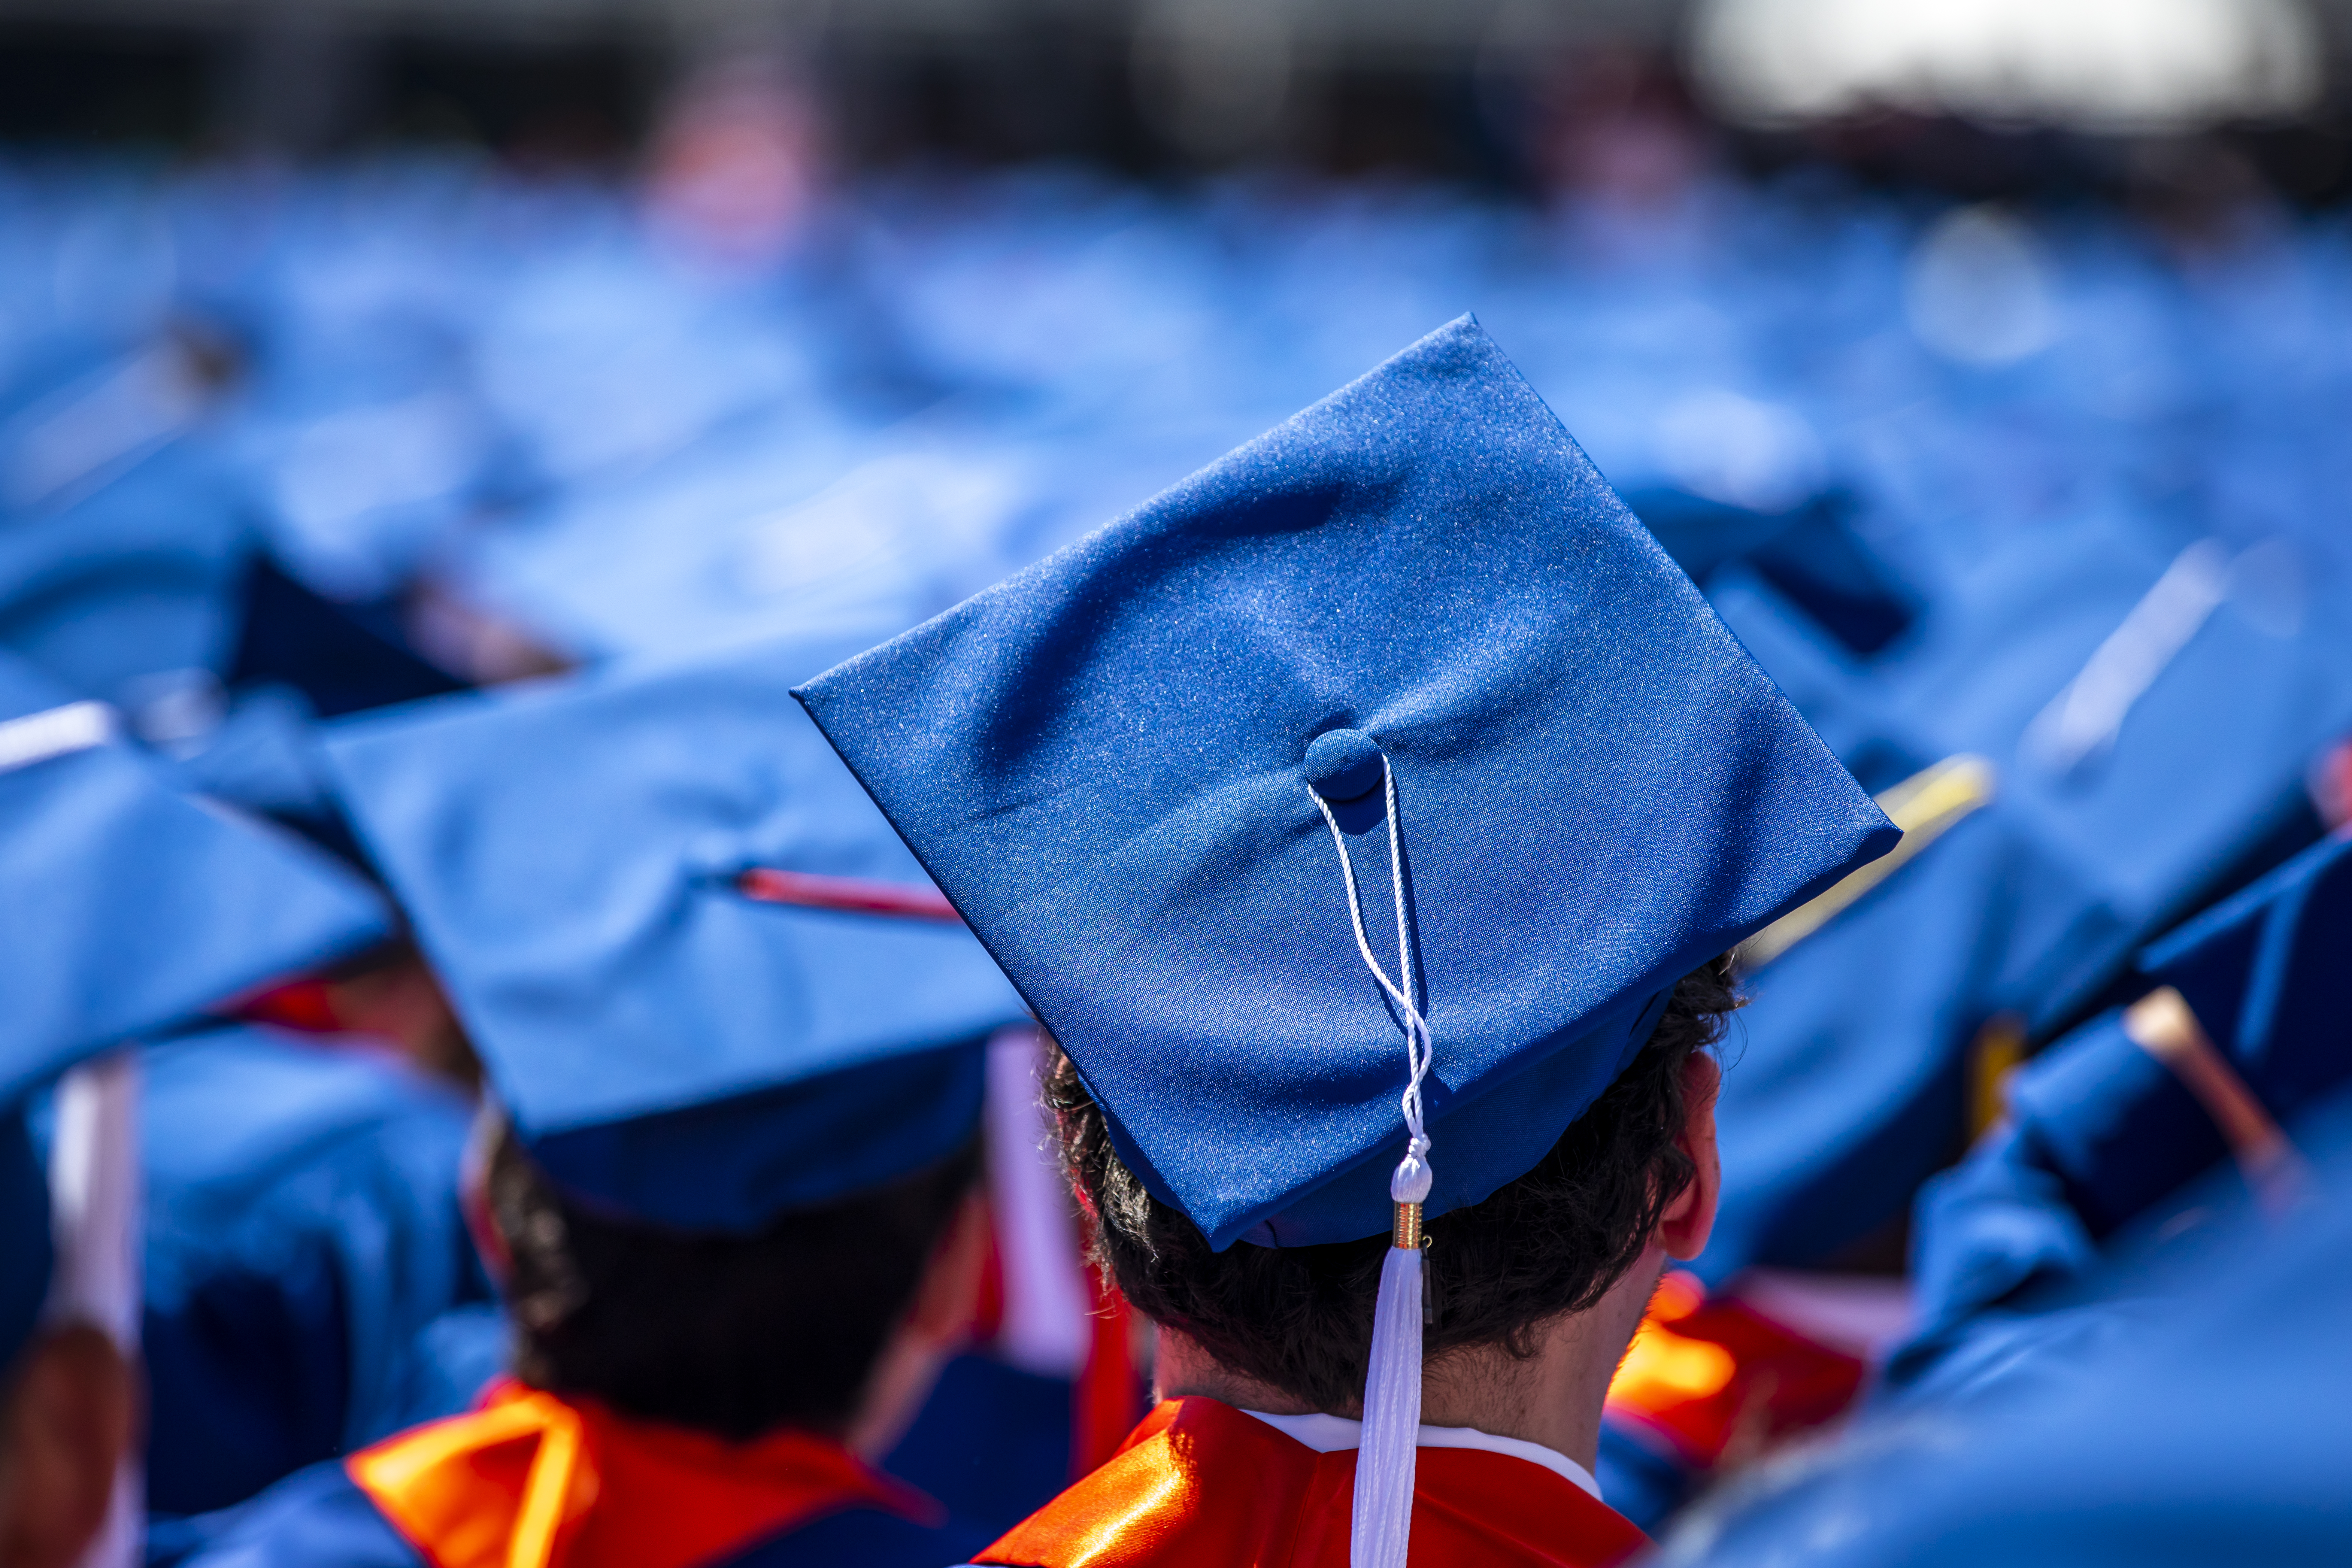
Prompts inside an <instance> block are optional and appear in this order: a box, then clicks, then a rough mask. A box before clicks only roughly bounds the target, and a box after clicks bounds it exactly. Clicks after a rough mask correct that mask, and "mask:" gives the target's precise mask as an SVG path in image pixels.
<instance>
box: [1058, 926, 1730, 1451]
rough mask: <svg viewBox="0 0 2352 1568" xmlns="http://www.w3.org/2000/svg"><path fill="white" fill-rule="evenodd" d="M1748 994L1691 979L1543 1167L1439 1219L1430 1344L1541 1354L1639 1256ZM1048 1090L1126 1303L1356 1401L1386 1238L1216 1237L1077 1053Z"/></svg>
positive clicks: (1276, 1375) (1233, 1360)
mask: <svg viewBox="0 0 2352 1568" xmlns="http://www.w3.org/2000/svg"><path fill="white" fill-rule="evenodd" d="M1738 1005H1739V999H1738V994H1737V993H1736V992H1735V990H1734V988H1733V985H1732V979H1731V964H1730V960H1729V959H1728V958H1727V957H1726V958H1718V959H1717V960H1715V961H1713V962H1711V963H1706V964H1704V965H1702V966H1701V967H1699V968H1697V969H1696V970H1693V971H1692V972H1691V973H1688V974H1686V975H1685V976H1684V977H1683V978H1682V979H1681V981H1680V982H1679V983H1677V984H1676V985H1675V990H1674V994H1673V996H1672V997H1671V999H1670V1000H1669V1001H1668V1003H1667V1005H1666V1007H1665V1011H1664V1014H1663V1015H1661V1016H1660V1018H1659V1020H1658V1025H1657V1027H1656V1029H1655V1030H1654V1032H1653V1033H1652V1035H1651V1037H1650V1040H1649V1043H1648V1045H1647V1046H1645V1047H1643V1050H1642V1051H1641V1052H1640V1053H1639V1054H1638V1055H1637V1056H1636V1057H1635V1058H1634V1059H1633V1062H1632V1064H1631V1065H1630V1066H1628V1067H1627V1068H1626V1069H1625V1070H1624V1071H1623V1072H1622V1073H1621V1074H1619V1075H1618V1077H1617V1079H1616V1081H1615V1082H1613V1083H1612V1084H1611V1085H1610V1086H1609V1088H1608V1089H1607V1090H1606V1091H1605V1092H1604V1093H1603V1094H1602V1095H1601V1098H1600V1099H1599V1100H1595V1101H1594V1102H1593V1104H1592V1105H1591V1108H1590V1109H1588V1110H1585V1112H1584V1113H1583V1114H1582V1115H1580V1116H1579V1117H1578V1118H1577V1119H1576V1120H1575V1121H1573V1122H1572V1123H1571V1124H1570V1126H1569V1128H1568V1130H1567V1131H1565V1132H1563V1133H1562V1134H1561V1135H1560V1138H1559V1142H1557V1143H1556V1144H1554V1145H1553V1147H1552V1149H1551V1151H1550V1152H1549V1154H1547V1155H1546V1156H1545V1157H1544V1159H1543V1160H1542V1161H1541V1162H1540V1163H1538V1164H1537V1166H1536V1167H1535V1168H1534V1169H1533V1170H1531V1171H1529V1172H1528V1173H1526V1174H1525V1175H1522V1176H1520V1177H1518V1178H1517V1180H1515V1181H1512V1182H1509V1183H1507V1184H1504V1185H1503V1186H1502V1187H1500V1188H1498V1189H1497V1190H1496V1192H1494V1193H1493V1194H1490V1195H1489V1196H1488V1197H1487V1198H1486V1199H1485V1200H1484V1201H1483V1202H1480V1203H1476V1204H1473V1205H1469V1206H1468V1207H1465V1208H1460V1209H1455V1210H1454V1211H1452V1212H1450V1213H1447V1214H1443V1215H1438V1216H1437V1217H1435V1218H1434V1219H1432V1220H1430V1221H1429V1222H1428V1225H1427V1231H1428V1235H1429V1238H1430V1240H1429V1251H1428V1254H1427V1259H1428V1268H1429V1271H1430V1279H1431V1281H1432V1283H1431V1304H1432V1306H1433V1309H1434V1321H1433V1322H1432V1323H1431V1324H1430V1325H1429V1326H1428V1327H1427V1329H1426V1330H1425V1331H1424V1344H1425V1347H1426V1349H1425V1353H1426V1354H1427V1355H1429V1356H1430V1357H1432V1358H1441V1357H1444V1355H1446V1354H1447V1353H1448V1352H1465V1351H1470V1350H1476V1349H1485V1348H1500V1349H1502V1350H1504V1351H1506V1352H1508V1353H1510V1354H1512V1355H1514V1356H1521V1357H1524V1356H1528V1355H1530V1354H1532V1353H1533V1352H1534V1350H1535V1342H1536V1334H1537V1331H1538V1330H1539V1329H1540V1327H1541V1326H1542V1325H1544V1324H1545V1323H1547V1322H1549V1321H1552V1320H1554V1319H1556V1318H1558V1317H1559V1316H1560V1315H1561V1314H1563V1313H1569V1312H1578V1311H1583V1310H1588V1309H1590V1308H1591V1307H1592V1306H1594V1305H1595V1304H1596V1303H1598V1302H1599V1301H1600V1300H1601V1297H1602V1296H1604V1295H1606V1294H1607V1293H1608V1291H1609V1289H1611V1287H1612V1286H1614V1285H1615V1284H1616V1283H1617V1282H1618V1281H1619V1280H1620V1279H1622V1278H1623V1277H1624V1276H1625V1274H1626V1272H1627V1270H1629V1269H1630V1268H1633V1265H1634V1263H1635V1262H1636V1261H1637V1260H1638V1259H1639V1258H1641V1256H1642V1254H1643V1250H1644V1249H1645V1248H1646V1247H1648V1245H1649V1243H1650V1240H1651V1237H1652V1236H1653V1235H1654V1233H1655V1232H1656V1230H1657V1228H1658V1225H1659V1222H1660V1219H1661V1218H1662V1216H1663V1215H1664V1214H1665V1212H1666V1210H1667V1208H1668V1207H1669V1206H1670V1205H1672V1204H1673V1203H1674V1201H1675V1198H1676V1197H1677V1196H1679V1195H1680V1194H1681V1193H1682V1192H1683V1190H1684V1189H1685V1187H1686V1186H1688V1185H1689V1184H1690V1183H1691V1181H1692V1179H1693V1177H1694V1175H1695V1174H1696V1172H1695V1170H1694V1168H1693V1165H1692V1163H1691V1160H1690V1158H1689V1156H1688V1155H1686V1154H1685V1152H1683V1150H1682V1149H1681V1148H1680V1147H1679V1146H1678V1143H1677V1138H1678V1136H1679V1135H1680V1134H1681V1132H1682V1131H1683V1128H1684V1124H1685V1116H1686V1114H1687V1112H1688V1110H1689V1109H1690V1107H1689V1106H1688V1105H1687V1104H1686V1103H1685V1101H1686V1091H1685V1072H1684V1068H1685V1065H1686V1064H1687V1063H1688V1062H1689V1060H1690V1058H1692V1057H1693V1056H1694V1055H1695V1054H1696V1053H1697V1052H1699V1051H1702V1050H1705V1049H1706V1048H1707V1047H1710V1046H1712V1045H1713V1044H1714V1043H1715V1042H1716V1041H1717V1039H1718V1038H1719V1037H1721V1035H1722V1033H1723V1029H1724V1023H1725V1020H1726V1018H1727V1016H1729V1015H1730V1013H1731V1012H1732V1010H1733V1009H1735V1008H1736V1007H1738ZM1045 1092H1046V1100H1047V1103H1048V1104H1049V1106H1050V1107H1051V1108H1052V1109H1053V1110H1054V1111H1055V1115H1056V1117H1057V1120H1058V1126H1059V1133H1060V1141H1061V1145H1062V1156H1063V1163H1064V1164H1065V1166H1066V1169H1067V1171H1068V1173H1069V1175H1070V1179H1071V1183H1072V1185H1073V1186H1074V1187H1075V1188H1076V1192H1077V1194H1078V1197H1079V1201H1080V1204H1081V1205H1082V1206H1083V1207H1084V1208H1085V1210H1086V1212H1087V1218H1088V1222H1089V1226H1090V1228H1091V1231H1092V1234H1093V1238H1094V1245H1095V1248H1096V1251H1097V1256H1098V1257H1099V1258H1100V1259H1101V1260H1102V1262H1103V1263H1104V1265H1105V1266H1106V1268H1108V1271H1109V1273H1110V1275H1111V1277H1112V1278H1113V1279H1116V1280H1117V1281H1118V1288H1119V1289H1120V1290H1121V1292H1123V1293H1124V1294H1125V1295H1126V1297H1127V1299H1128V1300H1129V1302H1130V1303H1131V1304H1132V1305H1133V1306H1134V1307H1135V1308H1136V1309H1137V1310H1139V1311H1140V1312H1142V1313H1143V1314H1144V1316H1146V1317H1148V1318H1150V1319H1151V1320H1152V1321H1154V1322H1156V1323H1159V1324H1160V1325H1161V1326H1162V1327H1165V1328H1170V1329H1173V1330H1176V1331H1180V1332H1181V1333H1183V1334H1185V1335H1187V1336H1188V1337H1190V1338H1191V1339H1192V1340H1193V1341H1195V1342H1198V1343H1199V1344H1200V1346H1201V1347H1202V1349H1203V1350H1205V1351H1206V1352H1208V1353H1209V1354H1210V1355H1212V1356H1213V1357H1214V1358H1215V1359H1216V1360H1217V1361H1218V1362H1219V1363H1221V1364H1223V1366H1224V1367H1225V1368H1226V1369H1228V1370H1229V1371H1232V1372H1234V1373H1240V1374H1242V1375H1243V1376H1244V1377H1248V1378H1251V1379H1254V1380H1255V1381H1256V1382H1259V1383H1263V1384H1269V1385H1271V1386H1272V1387H1274V1388H1276V1389H1278V1390H1280V1391H1281V1392H1282V1393H1284V1394H1288V1395H1290V1396H1292V1397H1293V1398H1296V1399H1298V1400H1301V1401H1304V1402H1305V1403H1307V1405H1311V1406H1312V1407H1314V1408H1316V1409H1318V1410H1328V1411H1343V1410H1353V1409H1355V1408H1356V1407H1357V1406H1358V1405H1359V1403H1360V1398H1361V1394H1362V1390H1363V1387H1364V1373H1365V1367H1366V1363H1367V1362H1368V1361H1369V1359H1370V1353H1371V1339H1372V1308H1373V1303H1374V1300H1375V1299H1376V1297H1377V1296H1378V1295H1379V1292H1380V1282H1381V1263H1382V1260H1383V1258H1385V1256H1386V1254H1387V1252H1388V1250H1389V1246H1390V1238H1389V1237H1388V1236H1387V1235H1385V1234H1382V1235H1379V1236H1371V1237H1364V1238H1362V1239H1361V1240H1357V1241H1346V1242H1336V1243H1332V1244H1328V1245H1325V1246H1318V1247H1259V1246H1253V1245H1251V1244H1249V1243H1247V1242H1240V1243H1236V1244H1234V1246H1232V1247H1228V1248H1226V1249H1225V1250H1224V1251H1223V1252H1217V1251H1213V1250H1212V1249H1211V1247H1210V1246H1209V1243H1208V1239H1207V1237H1204V1236H1203V1235H1202V1233H1201V1230H1200V1228H1199V1227H1198V1226H1195V1225H1194V1224H1193V1223H1192V1221H1191V1220H1190V1219H1188V1218H1186V1217H1185V1216H1184V1215H1183V1214H1181V1212H1180V1211H1178V1210H1177V1209H1176V1208H1175V1207H1173V1206H1172V1205H1169V1204H1166V1203H1163V1202H1161V1201H1160V1199H1159V1198H1156V1197H1154V1196H1152V1195H1151V1194H1150V1192H1148V1191H1147V1190H1146V1189H1145V1187H1144V1185H1143V1183H1142V1182H1141V1181H1140V1180H1139V1179H1138V1178H1137V1176H1136V1175H1135V1173H1133V1172H1132V1171H1130V1170H1129V1169H1128V1167H1127V1166H1126V1165H1125V1164H1124V1163H1122V1162H1121V1161H1120V1159H1119V1157H1118V1153H1117V1152H1116V1151H1114V1149H1113V1148H1112V1146H1111V1142H1110V1137H1109V1134H1108V1128H1107V1126H1106V1123H1105V1121H1104V1117H1103V1113H1102V1111H1101V1110H1100V1108H1099V1107H1097V1105H1096V1104H1095V1102H1094V1100H1093V1099H1092V1097H1091V1096H1090V1095H1089V1094H1088V1093H1087V1088H1086V1085H1085V1083H1084V1082H1083V1081H1081V1079H1079V1076H1078V1073H1077V1070H1076V1068H1075V1067H1074V1066H1073V1065H1072V1063H1071V1062H1070V1060H1069V1058H1066V1057H1063V1056H1060V1055H1058V1053H1057V1055H1056V1058H1055V1062H1054V1066H1053V1068H1052V1070H1051V1072H1050V1074H1049V1076H1048V1079H1047V1083H1046V1091H1045ZM1502 1092H1508V1090H1504V1091H1502Z"/></svg>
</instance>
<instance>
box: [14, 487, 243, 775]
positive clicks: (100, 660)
mask: <svg viewBox="0 0 2352 1568" xmlns="http://www.w3.org/2000/svg"><path fill="white" fill-rule="evenodd" d="M101 477H103V478H104V479H105V480H106V482H104V483H102V484H99V485H97V488H95V489H82V488H71V489H67V490H65V491H63V492H60V493H58V494H57V495H55V496H52V497H48V498H47V499H45V500H43V501H42V502H40V503H39V504H37V505H35V506H31V507H28V508H26V509H24V510H18V511H16V513H15V515H13V516H11V517H9V519H8V522H7V526H6V527H5V529H0V648H5V649H7V650H9V651H11V652H14V653H16V654H17V655H19V656H21V657H22V658H26V659H27V660H29V661H31V662H32V663H33V664H35V665H37V666H38V667H39V668H41V669H43V670H45V671H46V672H47V673H48V674H49V675H50V676H51V677H52V678H53V679H56V680H58V682H60V683H61V684H63V685H65V686H67V687H68V688H69V689H72V690H73V692H74V693H75V694H76V695H78V696H83V697H94V698H99V699H100V700H105V701H109V702H112V703H114V704H116V705H117V706H118V707H120V708H121V709H122V710H124V712H125V713H126V714H127V715H128V716H129V718H130V720H131V723H132V726H133V728H134V729H136V730H137V731H139V732H140V733H141V734H142V736H146V735H151V734H152V735H153V736H154V737H155V738H157V739H163V740H171V739H176V738H178V737H179V736H180V735H181V734H182V733H184V732H186V731H194V730H200V729H201V728H202V726H203V724H204V723H205V721H206V718H207V713H206V712H205V711H203V710H198V711H193V712H192V711H189V710H188V704H189V702H190V701H191V700H192V699H193V700H194V701H196V702H197V703H198V704H199V705H201V704H202V703H203V701H204V700H205V699H206V698H207V696H212V697H213V700H216V695H213V694H215V693H216V690H217V676H218V672H219V670H220V668H221V667H222V663H223V660H224V658H225V656H226V651H227V648H228V645H229V643H230V640H231V638H232V637H233V636H234V633H235V599H236V584H237V577H238V574H239V572H240V571H241V570H242V568H243V566H244V563H245V558H246V554H247V551H248V550H249V548H250V545H251V533H250V530H249V528H248V525H247V518H246V515H245V511H244V508H243V501H242V498H241V497H240V495H239V494H238V492H237V490H236V487H235V486H234V484H233V483H232V482H231V481H230V479H229V478H228V476H227V475H226V472H225V471H224V470H223V468H222V466H221V465H220V464H219V463H218V462H217V461H215V459H214V458H213V457H212V456H211V455H210V454H209V453H207V452H206V451H205V450H204V449H202V448H201V447H197V446H195V445H194V444H193V443H188V442H177V443H173V444H172V445H170V446H167V447H163V448H162V449H161V450H157V451H152V452H144V451H142V453H141V454H140V455H139V456H138V457H137V458H136V460H135V461H132V462H131V466H130V467H129V468H126V469H125V470H123V471H121V472H120V473H114V472H112V471H111V470H109V471H108V472H107V473H106V474H105V475H103V476H101Z"/></svg>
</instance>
